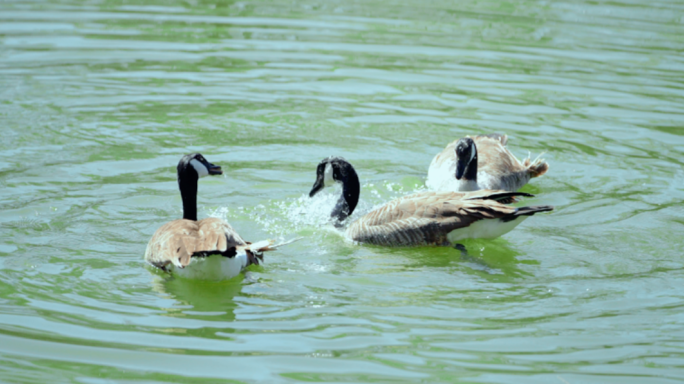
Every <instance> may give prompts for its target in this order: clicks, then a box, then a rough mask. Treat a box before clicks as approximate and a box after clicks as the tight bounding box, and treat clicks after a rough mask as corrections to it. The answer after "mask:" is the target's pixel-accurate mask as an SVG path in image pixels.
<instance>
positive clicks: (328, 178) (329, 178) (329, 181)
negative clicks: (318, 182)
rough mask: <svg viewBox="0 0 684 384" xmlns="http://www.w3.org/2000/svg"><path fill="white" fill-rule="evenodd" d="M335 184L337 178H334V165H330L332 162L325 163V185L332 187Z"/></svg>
mask: <svg viewBox="0 0 684 384" xmlns="http://www.w3.org/2000/svg"><path fill="white" fill-rule="evenodd" d="M333 184H335V179H333V170H332V165H330V163H327V164H326V165H325V171H324V172H323V185H324V186H326V187H330V186H332V185H333Z"/></svg>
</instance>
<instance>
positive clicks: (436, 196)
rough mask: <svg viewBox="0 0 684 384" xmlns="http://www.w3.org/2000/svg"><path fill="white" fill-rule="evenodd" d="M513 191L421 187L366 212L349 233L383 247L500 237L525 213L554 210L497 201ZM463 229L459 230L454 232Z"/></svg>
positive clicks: (509, 197)
mask: <svg viewBox="0 0 684 384" xmlns="http://www.w3.org/2000/svg"><path fill="white" fill-rule="evenodd" d="M515 195H518V194H515V193H505V192H504V191H488V190H483V191H477V192H420V193H416V194H413V195H408V196H404V197H401V198H398V199H395V200H393V201H391V202H389V203H387V204H385V205H384V206H382V207H380V208H377V209H375V210H374V211H372V212H370V213H368V214H366V215H365V216H363V217H361V218H360V219H358V220H357V221H355V222H354V223H352V224H351V225H350V226H349V228H348V229H347V235H348V236H349V237H350V238H351V239H352V240H354V241H359V242H364V243H369V244H376V245H385V246H415V245H446V244H450V242H452V241H454V239H462V238H479V237H485V238H491V237H497V236H501V235H503V234H505V233H507V232H508V231H510V230H511V229H513V228H514V227H515V226H516V225H517V224H519V223H520V222H521V221H522V220H523V219H524V217H526V216H531V215H533V214H534V213H536V212H545V211H550V210H552V209H553V207H550V206H540V207H523V208H516V207H512V206H509V205H506V204H504V203H502V202H499V201H504V202H513V201H515ZM523 195H527V194H523ZM519 212H523V214H519ZM480 221H488V222H489V223H488V224H487V225H488V227H487V228H486V230H485V229H483V230H481V231H473V230H472V229H473V228H469V227H471V226H472V225H473V224H474V223H477V222H480ZM513 221H515V223H513ZM508 222H511V224H506V223H508ZM467 228H469V230H468V231H462V233H463V234H462V235H461V234H456V232H457V231H459V230H464V229H467Z"/></svg>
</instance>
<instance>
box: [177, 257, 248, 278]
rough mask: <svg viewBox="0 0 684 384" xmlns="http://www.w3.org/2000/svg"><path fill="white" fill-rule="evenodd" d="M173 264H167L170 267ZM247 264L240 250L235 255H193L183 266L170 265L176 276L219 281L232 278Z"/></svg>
mask: <svg viewBox="0 0 684 384" xmlns="http://www.w3.org/2000/svg"><path fill="white" fill-rule="evenodd" d="M172 265H173V264H169V267H171V266H172ZM246 265H247V254H246V253H245V252H244V250H242V252H241V253H238V254H237V255H235V257H231V258H228V257H225V256H221V255H212V256H207V257H193V258H192V261H191V262H190V264H188V266H187V267H185V268H177V267H175V266H173V267H171V268H170V270H171V271H172V273H173V274H174V275H176V276H180V277H183V278H186V279H194V280H213V281H221V280H228V279H232V278H233V277H235V276H237V275H239V274H240V272H241V271H242V268H244V267H245V266H246Z"/></svg>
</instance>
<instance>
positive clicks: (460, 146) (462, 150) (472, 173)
mask: <svg viewBox="0 0 684 384" xmlns="http://www.w3.org/2000/svg"><path fill="white" fill-rule="evenodd" d="M455 152H456V180H461V178H462V177H464V176H465V179H466V180H475V179H476V177H477V147H475V142H474V141H473V139H471V138H470V137H464V138H462V139H461V140H459V141H458V143H456V149H455Z"/></svg>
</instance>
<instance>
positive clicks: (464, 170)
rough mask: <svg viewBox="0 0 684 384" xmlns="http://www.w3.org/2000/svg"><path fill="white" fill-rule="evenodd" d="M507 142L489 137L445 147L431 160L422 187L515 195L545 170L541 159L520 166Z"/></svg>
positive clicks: (522, 163) (462, 141)
mask: <svg viewBox="0 0 684 384" xmlns="http://www.w3.org/2000/svg"><path fill="white" fill-rule="evenodd" d="M507 142H508V136H506V135H500V134H498V133H492V134H488V135H479V136H474V137H470V136H466V137H464V138H462V139H459V140H455V141H453V142H451V143H449V145H447V146H446V148H444V150H443V151H442V152H440V153H438V154H437V156H435V157H434V159H432V163H430V168H428V176H427V180H426V181H425V184H426V185H427V187H428V188H430V189H433V190H438V191H461V192H463V191H477V190H480V189H491V190H504V191H517V190H518V189H520V188H522V187H523V185H525V184H527V182H528V181H530V179H531V178H533V177H539V176H541V175H543V174H545V173H546V171H548V170H549V164H548V163H546V161H544V159H540V158H537V159H535V160H534V161H532V160H530V158H529V157H528V158H526V159H525V160H523V161H522V162H520V160H518V159H517V158H516V157H515V155H513V154H512V153H511V152H510V151H509V150H508V148H506V144H507Z"/></svg>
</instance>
